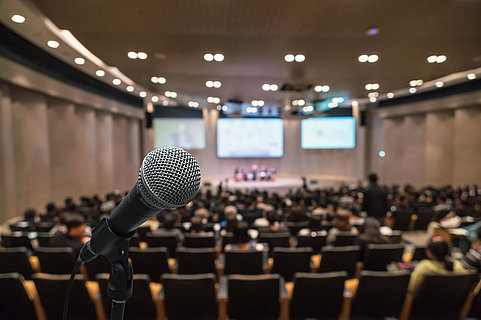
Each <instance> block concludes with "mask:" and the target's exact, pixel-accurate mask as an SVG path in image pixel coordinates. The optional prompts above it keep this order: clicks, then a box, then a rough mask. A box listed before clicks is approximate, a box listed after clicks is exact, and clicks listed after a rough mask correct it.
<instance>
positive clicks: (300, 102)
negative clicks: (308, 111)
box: [297, 99, 306, 107]
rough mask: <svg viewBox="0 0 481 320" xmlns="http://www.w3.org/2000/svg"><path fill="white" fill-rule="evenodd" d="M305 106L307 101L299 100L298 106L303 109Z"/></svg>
mask: <svg viewBox="0 0 481 320" xmlns="http://www.w3.org/2000/svg"><path fill="white" fill-rule="evenodd" d="M305 104H306V101H305V100H302V99H300V100H297V105H298V106H301V107H302V106H303V105H305Z"/></svg>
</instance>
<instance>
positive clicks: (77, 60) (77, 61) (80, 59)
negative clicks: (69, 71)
mask: <svg viewBox="0 0 481 320" xmlns="http://www.w3.org/2000/svg"><path fill="white" fill-rule="evenodd" d="M74 62H75V63H76V64H84V63H85V59H84V58H80V57H79V58H75V60H74Z"/></svg>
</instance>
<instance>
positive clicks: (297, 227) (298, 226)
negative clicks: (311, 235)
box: [284, 221, 308, 234]
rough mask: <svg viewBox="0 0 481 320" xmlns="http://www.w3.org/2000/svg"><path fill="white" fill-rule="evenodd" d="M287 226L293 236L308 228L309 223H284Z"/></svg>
mask: <svg viewBox="0 0 481 320" xmlns="http://www.w3.org/2000/svg"><path fill="white" fill-rule="evenodd" d="M284 224H285V226H286V227H287V228H288V229H289V232H290V233H291V234H297V233H298V232H299V230H301V229H303V228H306V227H307V226H308V222H307V221H303V222H284Z"/></svg>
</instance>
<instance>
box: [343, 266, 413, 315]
mask: <svg viewBox="0 0 481 320" xmlns="http://www.w3.org/2000/svg"><path fill="white" fill-rule="evenodd" d="M409 276H410V275H409V273H407V272H406V273H395V274H393V273H389V272H376V271H363V272H361V276H360V279H359V285H358V287H357V290H356V295H355V297H354V299H353V301H352V311H351V316H352V318H353V319H356V318H365V319H372V318H385V317H395V318H397V317H399V315H400V313H401V309H402V307H403V304H404V299H405V297H406V291H407V288H408V284H409Z"/></svg>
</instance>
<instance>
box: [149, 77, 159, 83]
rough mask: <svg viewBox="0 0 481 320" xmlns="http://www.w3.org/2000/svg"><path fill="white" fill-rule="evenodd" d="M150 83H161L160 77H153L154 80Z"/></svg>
mask: <svg viewBox="0 0 481 320" xmlns="http://www.w3.org/2000/svg"><path fill="white" fill-rule="evenodd" d="M150 81H152V83H159V78H158V77H152V78H150Z"/></svg>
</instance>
